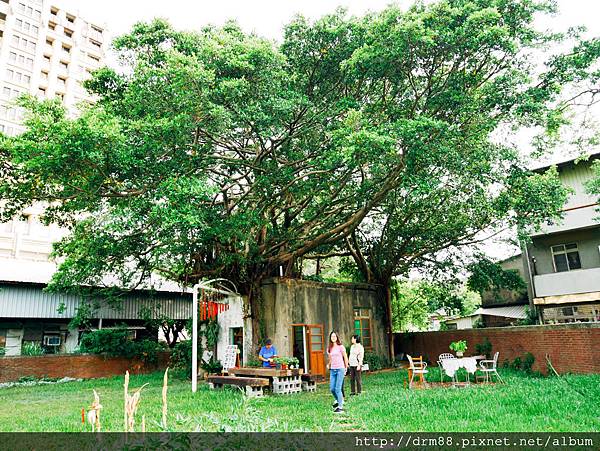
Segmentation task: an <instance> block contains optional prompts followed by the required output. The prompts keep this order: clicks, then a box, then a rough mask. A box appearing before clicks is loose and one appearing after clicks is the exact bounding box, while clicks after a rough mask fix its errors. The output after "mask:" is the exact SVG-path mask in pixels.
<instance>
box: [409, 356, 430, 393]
mask: <svg viewBox="0 0 600 451" xmlns="http://www.w3.org/2000/svg"><path fill="white" fill-rule="evenodd" d="M406 357H408V363H409V364H410V366H409V367H408V370H409V372H410V381H409V382H408V388H412V383H413V380H414V378H415V374H418V375H420V376H421V377H422V378H423V375H424V374H427V373H428V372H429V371H427V370H426V369H425V368H427V363H426V362H416V363H415V362H414V361H413V359H412V357H411V356H409V355H408V354H407V355H406Z"/></svg>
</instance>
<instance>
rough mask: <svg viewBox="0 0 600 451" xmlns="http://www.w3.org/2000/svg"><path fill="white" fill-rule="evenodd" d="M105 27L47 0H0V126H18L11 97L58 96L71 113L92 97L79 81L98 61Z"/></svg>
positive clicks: (10, 130) (12, 129)
mask: <svg viewBox="0 0 600 451" xmlns="http://www.w3.org/2000/svg"><path fill="white" fill-rule="evenodd" d="M107 44H108V38H107V36H106V30H105V27H103V26H99V25H96V24H94V23H91V22H89V21H86V20H84V19H83V18H81V17H79V16H78V15H76V14H74V13H72V12H70V11H64V10H61V9H60V8H58V7H57V6H53V5H52V3H51V2H50V1H47V0H0V131H2V132H4V133H5V134H8V135H15V134H18V133H20V132H21V131H22V130H23V127H22V126H21V122H22V117H23V113H22V111H20V109H19V108H17V107H15V105H14V99H15V98H16V97H18V96H19V95H21V94H23V93H30V94H33V95H36V96H39V97H42V98H54V97H59V98H60V99H62V101H63V102H64V104H65V105H66V106H67V108H68V110H69V112H70V114H75V113H76V112H77V106H78V105H79V104H81V102H89V101H91V100H92V99H91V98H90V96H89V94H88V93H87V92H86V91H85V89H84V88H83V86H82V84H83V81H84V80H86V79H87V78H89V76H90V74H91V72H92V71H93V70H94V69H96V68H98V67H100V66H101V65H102V64H103V60H104V57H105V51H106V46H107Z"/></svg>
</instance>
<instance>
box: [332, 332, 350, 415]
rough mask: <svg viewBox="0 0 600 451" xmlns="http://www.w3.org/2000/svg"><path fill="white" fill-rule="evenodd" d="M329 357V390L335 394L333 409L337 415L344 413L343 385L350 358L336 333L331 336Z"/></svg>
mask: <svg viewBox="0 0 600 451" xmlns="http://www.w3.org/2000/svg"><path fill="white" fill-rule="evenodd" d="M327 357H329V363H328V364H327V368H328V369H329V389H330V390H331V393H332V394H333V398H334V400H335V402H334V403H333V408H334V412H335V413H342V412H343V411H344V397H343V396H342V385H343V384H344V375H345V374H346V369H347V368H348V356H347V355H346V348H345V347H344V346H343V345H342V342H341V341H340V337H338V334H337V333H335V332H331V333H330V334H329V346H328V348H327Z"/></svg>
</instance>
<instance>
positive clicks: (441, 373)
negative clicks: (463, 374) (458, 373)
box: [438, 352, 456, 382]
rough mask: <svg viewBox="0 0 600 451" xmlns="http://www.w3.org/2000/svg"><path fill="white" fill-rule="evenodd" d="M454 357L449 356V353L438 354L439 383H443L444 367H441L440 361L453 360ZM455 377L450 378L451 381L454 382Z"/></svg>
mask: <svg viewBox="0 0 600 451" xmlns="http://www.w3.org/2000/svg"><path fill="white" fill-rule="evenodd" d="M455 358H456V356H455V355H454V354H450V353H449V352H445V353H443V354H440V356H439V357H438V368H439V369H440V382H444V366H443V365H442V360H445V359H455ZM454 378H455V376H452V381H455V379H454Z"/></svg>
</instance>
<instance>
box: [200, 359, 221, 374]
mask: <svg viewBox="0 0 600 451" xmlns="http://www.w3.org/2000/svg"><path fill="white" fill-rule="evenodd" d="M200 368H202V369H203V370H204V371H206V372H207V373H208V374H218V373H220V372H221V371H223V365H221V362H219V361H218V360H216V359H215V358H214V357H211V358H210V360H209V361H208V362H205V361H202V362H201V363H200Z"/></svg>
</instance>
